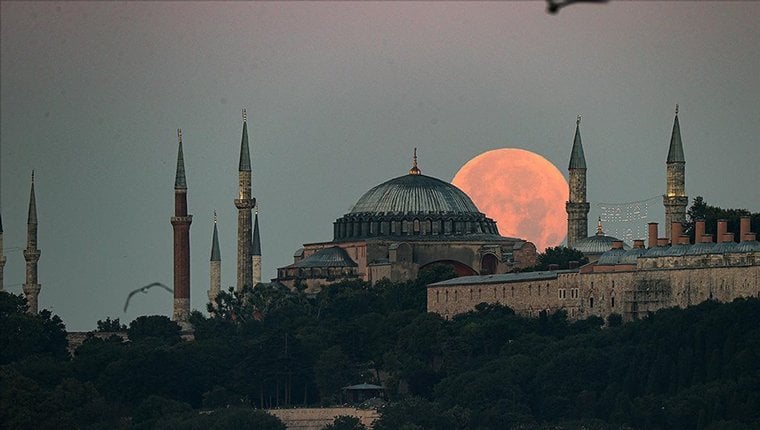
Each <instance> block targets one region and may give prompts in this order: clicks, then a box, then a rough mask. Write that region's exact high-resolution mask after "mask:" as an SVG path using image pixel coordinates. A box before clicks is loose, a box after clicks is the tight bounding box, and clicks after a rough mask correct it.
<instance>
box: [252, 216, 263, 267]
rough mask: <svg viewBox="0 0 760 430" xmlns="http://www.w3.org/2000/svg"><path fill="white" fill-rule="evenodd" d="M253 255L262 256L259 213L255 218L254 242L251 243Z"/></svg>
mask: <svg viewBox="0 0 760 430" xmlns="http://www.w3.org/2000/svg"><path fill="white" fill-rule="evenodd" d="M251 255H259V256H260V255H261V238H260V237H259V211H258V210H257V211H256V214H255V215H254V216H253V240H252V241H251Z"/></svg>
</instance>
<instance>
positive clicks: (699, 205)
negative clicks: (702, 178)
mask: <svg viewBox="0 0 760 430" xmlns="http://www.w3.org/2000/svg"><path fill="white" fill-rule="evenodd" d="M743 216H748V217H750V230H751V231H753V232H757V233H760V212H758V213H751V212H750V211H748V210H747V209H723V208H720V207H717V206H710V205H708V204H707V202H705V200H704V199H703V198H702V196H697V197H695V198H694V201H693V202H692V203H691V206H690V207H689V209H688V210H687V211H686V222H685V223H684V232H685V233H686V234H688V235H689V238H690V240H691V242H692V243H694V241H695V238H694V234H695V225H696V222H697V221H698V220H704V221H705V234H712V235H714V234H715V233H716V231H717V224H718V220H719V219H725V220H726V221H728V231H729V232H731V233H734V241H735V242H740V241H741V238H740V237H739V220H740V219H741V217H743Z"/></svg>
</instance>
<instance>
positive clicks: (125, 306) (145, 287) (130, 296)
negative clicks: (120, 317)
mask: <svg viewBox="0 0 760 430" xmlns="http://www.w3.org/2000/svg"><path fill="white" fill-rule="evenodd" d="M153 287H161V288H163V289H164V290H166V291H168V292H170V293H174V290H172V289H171V288H169V287H167V286H166V285H164V284H162V283H160V282H154V283H152V284H148V285H146V286H144V287H140V288H138V289H136V290H134V291H132V292H131V293H129V295H128V296H127V301H126V302H124V312H126V311H127V306H129V299H131V298H132V296H134V295H135V294H137V293H143V294H148V290H149V289H151V288H153Z"/></svg>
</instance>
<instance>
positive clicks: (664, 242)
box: [657, 237, 668, 246]
mask: <svg viewBox="0 0 760 430" xmlns="http://www.w3.org/2000/svg"><path fill="white" fill-rule="evenodd" d="M657 246H668V238H667V237H659V238H657Z"/></svg>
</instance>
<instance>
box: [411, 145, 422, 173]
mask: <svg viewBox="0 0 760 430" xmlns="http://www.w3.org/2000/svg"><path fill="white" fill-rule="evenodd" d="M409 174H410V175H421V174H422V170H420V168H419V167H418V166H417V148H414V157H412V168H411V169H409Z"/></svg>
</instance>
